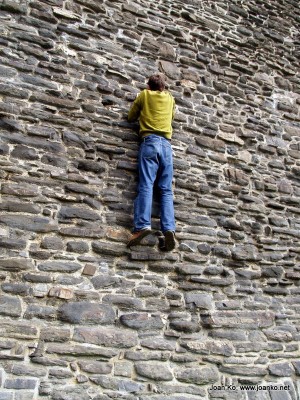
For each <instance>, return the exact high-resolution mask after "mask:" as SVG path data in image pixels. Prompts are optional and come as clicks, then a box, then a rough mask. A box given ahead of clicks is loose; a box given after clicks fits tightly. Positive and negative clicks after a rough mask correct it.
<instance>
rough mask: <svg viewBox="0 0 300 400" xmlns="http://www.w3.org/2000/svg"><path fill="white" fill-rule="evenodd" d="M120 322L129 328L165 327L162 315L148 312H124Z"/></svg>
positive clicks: (144, 329)
mask: <svg viewBox="0 0 300 400" xmlns="http://www.w3.org/2000/svg"><path fill="white" fill-rule="evenodd" d="M120 322H121V323H122V324H123V325H125V326H127V327H128V328H131V329H137V330H141V331H147V330H155V329H163V327H164V323H163V321H162V319H161V317H160V316H158V315H149V314H148V313H131V314H124V315H121V317H120Z"/></svg>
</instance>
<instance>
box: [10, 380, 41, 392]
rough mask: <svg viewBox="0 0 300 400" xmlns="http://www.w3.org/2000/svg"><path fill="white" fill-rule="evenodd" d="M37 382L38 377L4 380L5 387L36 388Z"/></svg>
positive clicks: (17, 388) (18, 388)
mask: <svg viewBox="0 0 300 400" xmlns="http://www.w3.org/2000/svg"><path fill="white" fill-rule="evenodd" d="M36 384H37V380H36V379H30V378H28V379H26V378H15V379H6V380H5V382H4V387H5V388H6V389H16V390H20V389H31V390H33V389H35V387H36Z"/></svg>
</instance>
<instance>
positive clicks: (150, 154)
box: [140, 143, 157, 159]
mask: <svg viewBox="0 0 300 400" xmlns="http://www.w3.org/2000/svg"><path fill="white" fill-rule="evenodd" d="M156 153H157V149H156V147H155V145H154V144H153V143H142V144H141V153H140V154H141V157H142V158H147V159H152V158H155V157H156Z"/></svg>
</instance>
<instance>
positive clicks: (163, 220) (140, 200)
mask: <svg viewBox="0 0 300 400" xmlns="http://www.w3.org/2000/svg"><path fill="white" fill-rule="evenodd" d="M138 170H139V185H138V195H137V197H136V199H135V202H134V231H140V230H141V229H145V228H151V211H152V197H153V185H154V182H155V181H156V183H157V186H158V188H159V190H160V225H161V230H162V232H165V231H169V230H171V231H175V217H174V205H173V191H172V179H173V158H172V147H171V143H170V142H169V141H168V140H167V139H165V138H163V137H161V136H157V135H149V136H146V137H145V138H144V139H142V143H141V145H140V150H139V158H138Z"/></svg>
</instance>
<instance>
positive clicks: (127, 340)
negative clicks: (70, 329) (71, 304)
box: [73, 327, 138, 348]
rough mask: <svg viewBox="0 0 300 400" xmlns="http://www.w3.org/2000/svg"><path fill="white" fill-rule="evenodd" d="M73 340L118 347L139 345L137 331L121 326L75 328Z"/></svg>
mask: <svg viewBox="0 0 300 400" xmlns="http://www.w3.org/2000/svg"><path fill="white" fill-rule="evenodd" d="M73 340H74V341H75V342H84V343H91V344H97V345H98V346H107V345H109V346H113V347H118V348H127V347H134V346H136V345H137V343H138V340H137V335H136V333H135V332H132V331H126V330H124V329H119V328H115V329H114V328H104V327H103V328H94V327H91V328H85V327H82V328H81V327H80V328H75V330H74V336H73Z"/></svg>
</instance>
